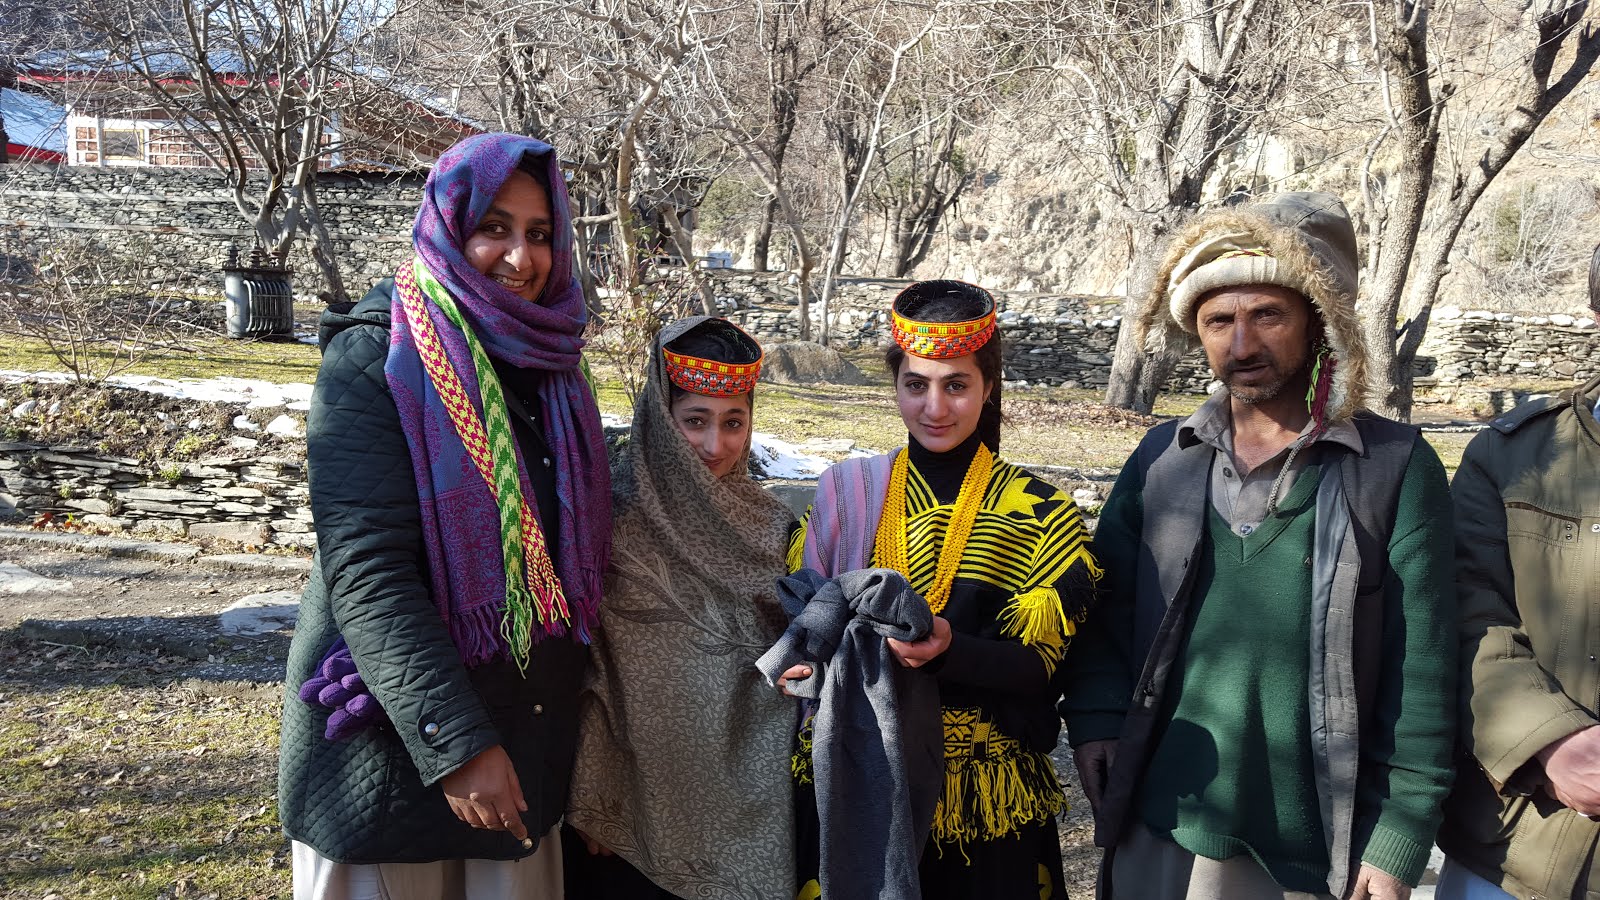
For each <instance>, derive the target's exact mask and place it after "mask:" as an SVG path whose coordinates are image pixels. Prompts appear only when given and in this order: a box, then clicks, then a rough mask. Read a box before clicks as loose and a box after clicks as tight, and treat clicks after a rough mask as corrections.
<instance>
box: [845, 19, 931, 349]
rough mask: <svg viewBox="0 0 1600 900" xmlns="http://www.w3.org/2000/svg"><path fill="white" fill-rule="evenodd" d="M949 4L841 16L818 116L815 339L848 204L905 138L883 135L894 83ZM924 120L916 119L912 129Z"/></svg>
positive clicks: (924, 54)
mask: <svg viewBox="0 0 1600 900" xmlns="http://www.w3.org/2000/svg"><path fill="white" fill-rule="evenodd" d="M950 9H951V7H949V6H947V5H945V4H943V3H939V2H935V3H931V4H927V5H925V6H918V7H906V6H900V5H898V4H893V3H880V4H877V5H874V6H872V7H870V8H869V9H867V10H865V11H863V13H861V14H857V15H854V16H848V17H847V21H848V22H849V25H850V29H849V31H848V32H847V40H849V41H850V42H851V44H852V46H851V47H850V48H849V49H848V50H847V51H846V52H844V53H840V54H837V55H836V56H835V65H834V66H833V67H832V68H831V70H830V71H829V75H830V77H832V78H834V79H836V84H837V89H836V91H835V94H834V100H833V103H832V104H831V106H830V107H829V109H828V111H827V113H826V114H825V121H826V129H827V132H828V135H829V138H830V141H831V143H832V145H833V147H834V151H835V156H836V162H837V170H838V176H839V177H838V181H837V186H838V191H839V197H838V207H837V210H836V213H835V216H834V223H833V227H832V229H831V235H830V239H829V243H828V256H827V262H826V265H825V266H824V268H823V275H822V292H821V296H820V297H819V299H818V306H819V307H820V310H819V311H820V313H821V319H822V322H821V324H822V330H821V335H820V339H821V342H822V343H823V344H827V343H828V340H829V338H830V330H831V328H830V326H831V322H832V316H831V315H830V312H831V309H830V307H831V306H832V301H833V295H834V291H835V287H836V285H837V283H838V276H839V273H840V271H841V270H842V269H843V268H844V261H845V255H846V253H847V252H848V251H849V243H850V237H851V230H852V228H853V226H854V224H855V216H856V208H857V206H858V205H859V204H860V202H861V199H862V197H863V196H864V195H865V193H866V191H867V188H868V186H869V184H870V182H871V179H872V178H873V177H875V176H876V174H877V171H878V166H879V155H880V154H881V153H882V152H883V149H884V146H885V144H892V143H894V142H896V140H897V139H900V138H903V137H904V136H905V132H902V133H900V134H892V133H890V132H889V126H890V124H891V118H890V102H891V100H893V99H894V97H895V96H896V95H897V92H898V91H899V90H900V89H901V88H902V85H903V83H904V81H905V79H906V74H907V70H908V69H909V68H910V67H912V66H914V65H917V64H919V63H921V62H929V63H930V64H931V61H932V60H933V59H934V58H935V52H936V51H934V49H933V48H932V46H931V44H930V42H929V38H930V36H931V35H932V34H933V33H934V31H935V30H936V29H937V28H938V27H939V26H940V24H941V22H942V20H943V17H944V16H945V15H947V14H948V13H949V11H950ZM927 124H928V123H926V122H922V123H918V124H917V125H916V126H915V127H916V128H922V127H926V125H927Z"/></svg>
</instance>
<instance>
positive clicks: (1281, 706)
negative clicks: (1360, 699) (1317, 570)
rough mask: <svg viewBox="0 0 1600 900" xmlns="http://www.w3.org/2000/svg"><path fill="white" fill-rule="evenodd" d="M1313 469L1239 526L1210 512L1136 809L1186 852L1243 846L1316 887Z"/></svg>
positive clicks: (1319, 865)
mask: <svg viewBox="0 0 1600 900" xmlns="http://www.w3.org/2000/svg"><path fill="white" fill-rule="evenodd" d="M1315 474H1316V470H1314V469H1310V470H1307V472H1306V475H1305V476H1304V477H1301V478H1298V479H1296V480H1295V484H1294V488H1293V490H1292V491H1291V492H1290V496H1289V497H1288V498H1287V499H1286V502H1284V503H1283V504H1282V507H1281V508H1280V509H1279V511H1278V512H1277V513H1276V514H1274V515H1272V516H1270V517H1269V518H1267V519H1266V521H1264V522H1262V523H1261V527H1260V528H1257V529H1256V530H1255V531H1253V532H1251V533H1250V535H1249V536H1247V537H1239V536H1237V535H1235V534H1233V533H1232V532H1231V531H1230V530H1229V528H1228V523H1227V522H1225V521H1224V520H1223V519H1222V517H1221V516H1219V515H1217V512H1216V510H1214V509H1213V510H1211V511H1210V516H1209V528H1208V531H1207V535H1206V545H1205V552H1204V553H1203V554H1202V556H1201V563H1200V569H1199V570H1198V571H1197V572H1196V573H1195V588H1194V590H1195V593H1194V599H1193V601H1191V605H1190V619H1189V634H1188V639H1187V641H1186V642H1185V645H1184V648H1183V652H1182V655H1181V656H1180V657H1179V658H1178V661H1177V663H1176V665H1175V666H1174V668H1173V676H1172V680H1171V682H1169V683H1170V684H1171V685H1172V688H1171V689H1169V691H1168V694H1167V698H1166V699H1167V710H1168V713H1167V715H1166V716H1164V718H1166V725H1165V727H1164V729H1163V730H1162V732H1161V735H1160V737H1159V739H1158V740H1157V742H1156V745H1155V746H1156V749H1155V754H1154V755H1153V756H1152V757H1151V760H1150V767H1149V769H1148V770H1147V774H1146V776H1145V782H1144V788H1143V791H1142V793H1141V795H1140V804H1139V806H1140V814H1141V816H1142V818H1143V819H1144V823H1145V824H1146V825H1148V826H1149V827H1150V829H1151V830H1152V831H1154V832H1155V833H1157V834H1160V835H1162V836H1165V837H1169V838H1171V839H1172V840H1173V841H1175V842H1177V843H1178V844H1179V845H1181V846H1183V847H1185V848H1186V849H1188V850H1189V851H1191V852H1193V853H1196V854H1198V855H1200V856H1206V857H1210V858H1212V859H1227V858H1228V857H1230V856H1237V855H1240V854H1243V853H1249V854H1250V855H1252V856H1254V857H1255V858H1256V859H1257V860H1258V861H1260V862H1261V864H1262V865H1263V866H1265V867H1266V869H1267V871H1268V872H1269V873H1271V875H1272V878H1273V880H1275V881H1277V882H1278V883H1279V884H1281V885H1283V886H1284V887H1286V888H1290V889H1292V890H1296V891H1310V892H1322V891H1325V890H1327V884H1326V880H1327V875H1328V850H1327V845H1326V843H1325V841H1324V840H1323V836H1322V814H1321V812H1320V810H1319V804H1318V801H1317V789H1316V780H1315V775H1314V768H1313V763H1312V758H1311V734H1310V731H1309V730H1308V729H1307V728H1306V722H1307V721H1308V720H1309V718H1310V700H1309V696H1308V692H1309V688H1310V677H1309V674H1308V672H1307V670H1306V665H1305V662H1306V648H1307V647H1308V646H1310V641H1311V579H1310V578H1308V577H1307V575H1308V573H1309V572H1310V567H1309V566H1308V565H1307V562H1308V561H1309V558H1310V556H1311V542H1312V521H1313V516H1311V515H1309V514H1307V513H1308V512H1309V510H1310V509H1311V507H1312V503H1313V501H1314V500H1315V496H1316V494H1315V491H1316V481H1317V479H1316V478H1315V477H1313V476H1314V475H1315Z"/></svg>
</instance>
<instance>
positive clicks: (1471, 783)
mask: <svg viewBox="0 0 1600 900" xmlns="http://www.w3.org/2000/svg"><path fill="white" fill-rule="evenodd" d="M1589 308H1590V309H1591V310H1592V311H1593V312H1594V314H1595V315H1596V316H1597V317H1600V247H1596V248H1595V251H1594V256H1593V258H1592V259H1591V261H1590V263H1589ZM1597 473H1600V373H1595V372H1593V371H1592V370H1591V372H1590V377H1589V378H1588V379H1587V380H1586V382H1585V383H1583V384H1581V385H1577V386H1574V387H1573V388H1571V389H1569V390H1567V391H1563V392H1562V393H1561V394H1560V395H1558V396H1554V397H1544V398H1541V399H1538V400H1531V401H1529V402H1527V403H1524V404H1522V405H1521V406H1518V407H1517V408H1516V409H1514V410H1512V411H1510V412H1508V413H1506V414H1505V415H1502V416H1499V417H1497V418H1495V419H1494V420H1493V421H1492V422H1490V423H1489V427H1488V428H1485V429H1484V430H1483V431H1481V432H1479V433H1478V436H1477V437H1475V438H1473V439H1472V443H1470V444H1468V445H1467V450H1466V453H1464V454H1462V457H1461V467H1460V468H1459V469H1457V470H1456V479H1455V484H1454V485H1453V494H1454V499H1455V506H1456V518H1457V521H1459V522H1460V523H1461V527H1460V528H1459V529H1458V531H1459V533H1458V534H1457V535H1456V590H1457V591H1458V592H1459V593H1460V595H1461V669H1462V677H1463V681H1462V692H1463V697H1462V700H1463V706H1464V707H1465V708H1466V710H1467V711H1468V715H1465V716H1463V717H1462V721H1461V745H1462V750H1463V752H1464V759H1463V762H1462V765H1461V768H1460V771H1459V772H1458V773H1457V776H1456V784H1455V788H1454V789H1453V790H1452V791H1451V793H1450V799H1449V800H1448V801H1446V803H1445V812H1446V819H1445V823H1444V827H1443V828H1441V829H1440V831H1439V846H1440V847H1443V848H1444V851H1445V853H1446V854H1447V855H1448V859H1447V860H1446V862H1445V865H1444V870H1443V871H1442V872H1441V873H1440V875H1439V889H1438V897H1439V900H1506V898H1512V897H1520V898H1530V897H1549V898H1552V900H1567V898H1576V900H1586V898H1589V897H1597V896H1600V865H1596V857H1597V855H1600V847H1597V844H1596V842H1597V840H1600V702H1597V698H1600V666H1597V665H1596V664H1595V657H1596V656H1600V637H1597V634H1600V568H1597V567H1596V565H1595V560H1596V558H1597V557H1596V547H1597V546H1600V478H1596V477H1595V476H1596V474H1597Z"/></svg>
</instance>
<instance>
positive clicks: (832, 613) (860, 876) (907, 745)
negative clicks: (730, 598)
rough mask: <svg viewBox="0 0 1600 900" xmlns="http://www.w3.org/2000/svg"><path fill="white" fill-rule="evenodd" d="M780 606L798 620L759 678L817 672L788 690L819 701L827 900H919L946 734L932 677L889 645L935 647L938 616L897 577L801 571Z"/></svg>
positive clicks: (817, 760) (785, 583)
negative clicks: (931, 635) (932, 637)
mask: <svg viewBox="0 0 1600 900" xmlns="http://www.w3.org/2000/svg"><path fill="white" fill-rule="evenodd" d="M778 599H779V600H780V601H781V602H782V603H783V607H784V611H785V612H787V613H789V615H791V616H793V617H794V621H793V622H792V623H791V624H790V625H789V629H788V631H786V632H784V635H783V637H782V638H781V639H779V641H778V643H777V644H775V645H774V646H773V647H772V649H771V650H769V651H767V652H766V654H764V655H763V656H762V657H761V658H760V659H759V660H757V661H756V668H758V669H760V670H761V671H762V673H763V674H765V675H766V676H767V679H768V680H769V681H771V682H772V683H774V684H776V683H777V680H778V677H779V676H781V675H782V674H783V673H784V672H785V671H786V670H788V669H789V667H791V666H794V665H797V664H799V663H807V664H809V665H810V666H811V669H812V674H811V676H810V677H808V678H805V679H803V680H799V681H794V682H791V683H790V690H791V691H792V692H793V693H794V694H795V695H797V696H801V697H807V698H811V699H815V700H817V701H819V706H818V707H817V713H816V719H815V722H814V725H813V735H812V747H813V748H814V750H813V753H812V766H813V771H814V772H815V779H816V793H817V818H818V819H819V820H820V821H821V825H822V828H821V839H822V846H821V848H820V849H821V856H822V859H821V863H822V866H821V876H822V877H821V882H822V894H823V896H825V897H840V896H850V897H876V898H879V900H895V898H902V900H918V898H920V897H921V896H922V889H921V885H920V883H919V880H918V876H917V865H918V863H919V861H920V860H921V858H922V849H923V846H924V845H925V844H927V842H928V834H929V832H930V831H932V828H933V813H934V808H935V807H936V806H937V804H938V800H939V794H940V792H941V791H942V790H943V788H944V725H943V718H942V715H941V713H940V711H939V686H938V684H937V683H936V681H935V680H934V676H933V675H932V674H931V673H929V672H926V671H919V670H917V669H907V668H903V667H901V666H900V664H899V663H898V662H897V661H896V660H895V658H894V656H893V654H891V653H890V652H889V646H888V644H887V643H886V642H885V639H886V638H895V639H897V640H902V641H914V640H918V639H920V638H922V637H925V636H926V635H927V634H928V632H929V630H930V629H931V628H932V626H933V612H932V611H931V610H929V609H928V602H927V601H926V600H924V599H923V598H922V595H921V594H918V593H917V592H916V591H914V590H912V589H911V587H910V585H908V584H906V581H905V579H904V578H903V577H901V575H900V573H898V572H895V571H893V570H891V569H859V570H857V571H854V572H846V573H844V574H843V575H840V576H839V577H837V578H832V579H830V578H825V577H823V576H822V575H820V574H818V573H817V572H815V571H813V570H811V569H801V570H800V571H798V572H796V573H794V574H793V575H790V576H788V577H787V578H782V579H780V580H779V581H778Z"/></svg>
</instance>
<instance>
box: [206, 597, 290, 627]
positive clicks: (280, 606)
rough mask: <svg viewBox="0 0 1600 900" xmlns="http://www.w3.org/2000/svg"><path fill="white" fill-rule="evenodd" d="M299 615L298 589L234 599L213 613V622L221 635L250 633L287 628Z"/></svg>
mask: <svg viewBox="0 0 1600 900" xmlns="http://www.w3.org/2000/svg"><path fill="white" fill-rule="evenodd" d="M299 616H300V592H299V591H269V592H267V593H265V594H251V595H249V596H248V597H240V598H239V599H238V600H235V601H234V602H233V604H232V605H230V606H229V607H228V608H227V609H225V610H223V611H222V613H221V614H220V615H218V616H217V624H218V625H220V626H221V628H222V632H223V633H224V634H239V635H247V636H254V635H258V634H267V633H269V632H273V631H288V630H290V629H292V628H294V623H295V620H296V619H298V618H299Z"/></svg>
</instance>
